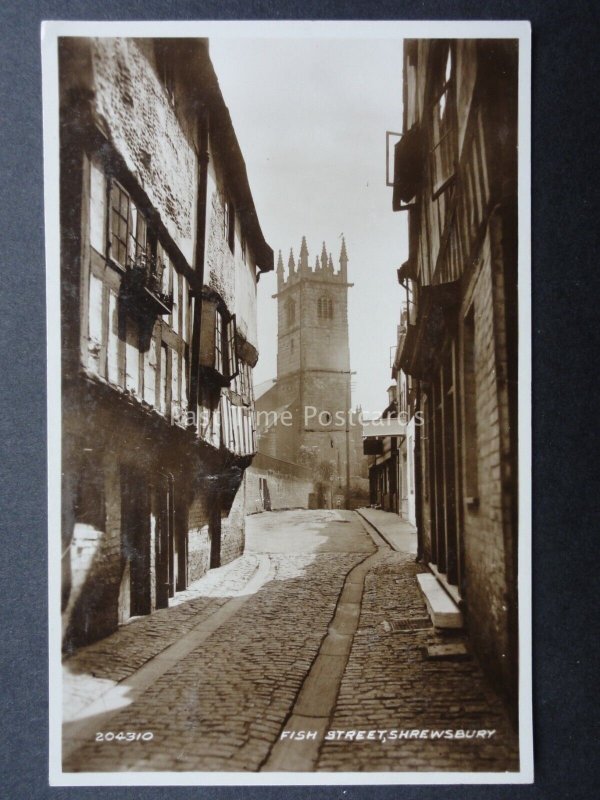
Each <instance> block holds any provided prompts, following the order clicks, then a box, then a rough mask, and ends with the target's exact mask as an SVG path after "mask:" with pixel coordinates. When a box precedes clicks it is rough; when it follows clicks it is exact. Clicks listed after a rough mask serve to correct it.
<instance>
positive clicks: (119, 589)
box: [42, 21, 533, 786]
mask: <svg viewBox="0 0 600 800" xmlns="http://www.w3.org/2000/svg"><path fill="white" fill-rule="evenodd" d="M42 55H43V90H44V142H45V204H46V206H45V207H46V212H45V214H46V216H45V219H46V243H47V252H46V255H47V306H48V396H49V406H48V419H49V428H48V437H49V449H48V458H49V470H48V472H49V486H48V498H49V499H48V502H49V565H48V566H49V578H50V584H49V586H50V603H49V605H50V612H49V630H50V665H49V669H50V687H51V690H50V697H49V701H50V741H49V750H50V782H51V784H52V785H56V786H58V785H60V786H76V785H77V786H94V785H95V786H102V785H129V786H134V785H140V786H141V785H247V786H252V785H274V784H276V785H283V784H319V783H320V784H346V785H347V784H365V783H368V784H378V783H379V784H407V783H410V784H432V783H438V784H444V783H446V784H451V783H528V782H531V781H532V780H533V760H532V721H531V628H530V612H531V602H530V595H531V559H530V540H531V519H530V516H531V515H530V508H531V486H530V459H531V453H530V450H531V447H530V441H531V436H530V425H531V409H530V396H529V385H530V224H529V208H530V178H529V173H530V60H531V51H530V29H529V25H528V23H525V22H485V23H484V22H419V23H415V22H410V23H407V22H406V23H405V22H401V21H395V22H385V23H384V22H366V23H365V22H267V21H264V22H201V21H198V22H172V23H171V22H156V23H151V22H143V23H142V22H140V23H134V22H117V21H114V22H103V23H100V22H46V23H44V24H43V29H42Z"/></svg>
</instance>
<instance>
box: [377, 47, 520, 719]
mask: <svg viewBox="0 0 600 800" xmlns="http://www.w3.org/2000/svg"><path fill="white" fill-rule="evenodd" d="M404 71H405V72H404V120H403V134H402V138H401V139H400V141H399V142H398V144H397V145H396V147H395V154H394V155H395V157H394V173H395V174H394V195H393V207H394V210H396V211H403V210H406V211H407V212H408V220H409V222H408V230H409V257H408V260H407V261H406V262H405V263H404V264H403V265H402V267H401V268H400V269H399V271H398V278H399V281H400V283H401V284H402V286H403V287H404V289H405V291H406V307H407V326H406V334H405V336H404V338H403V341H402V346H401V348H400V349H399V352H398V353H397V367H398V368H399V369H402V370H403V371H404V372H405V373H406V374H407V375H409V376H411V377H412V379H413V380H415V381H416V392H417V398H416V402H417V406H418V407H419V409H420V410H421V411H422V413H423V419H424V422H423V425H421V426H420V427H419V428H417V439H416V442H415V461H416V475H417V480H418V487H417V489H418V491H417V499H416V500H417V501H416V515H417V522H418V529H419V540H420V554H421V556H422V558H423V559H424V561H425V562H426V563H428V564H429V565H430V567H431V569H432V570H433V572H434V573H435V574H436V575H437V576H438V579H439V580H440V581H441V582H442V584H443V585H444V586H445V588H446V590H447V592H448V593H449V594H450V595H451V596H452V597H453V598H454V599H455V600H456V602H457V604H458V605H459V607H460V608H461V610H462V611H463V616H464V619H465V622H466V626H467V628H468V631H469V635H470V638H471V640H472V642H473V645H474V648H475V649H476V651H477V653H478V655H479V657H480V658H481V660H482V662H483V664H484V665H485V667H486V668H487V670H488V673H489V674H490V675H491V676H492V677H493V678H494V680H495V683H496V684H497V685H498V686H499V687H500V688H501V689H502V690H503V691H504V693H505V694H506V695H507V697H508V698H509V699H510V700H511V701H512V703H513V707H514V705H515V703H516V696H517V665H518V653H517V527H516V521H517V416H516V415H517V374H516V369H517V327H516V323H517V225H516V220H517V200H516V198H517V147H516V144H517V142H516V132H517V75H518V49H517V43H516V42H514V41H503V40H494V41H488V40H485V41H484V40H460V41H458V40H443V39H441V40H419V41H416V40H409V41H406V42H405V49H404Z"/></svg>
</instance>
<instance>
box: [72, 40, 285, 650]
mask: <svg viewBox="0 0 600 800" xmlns="http://www.w3.org/2000/svg"><path fill="white" fill-rule="evenodd" d="M59 70H60V90H61V116H60V153H61V186H60V190H61V284H62V338H63V341H62V353H63V361H62V379H63V476H64V486H63V559H62V561H63V619H64V634H65V638H64V643H65V647H67V648H71V647H73V646H76V645H78V644H81V643H83V642H87V641H91V640H93V639H97V638H99V637H101V636H104V635H106V634H108V633H110V632H111V631H113V630H115V628H116V627H117V625H118V624H119V623H123V622H126V621H127V620H128V619H129V618H130V617H132V616H136V615H139V614H147V613H150V612H151V611H153V610H154V609H156V608H161V607H164V606H167V605H168V603H169V599H170V598H172V597H173V596H174V595H175V593H176V592H177V591H180V590H182V589H184V588H186V586H187V585H188V583H189V582H190V581H193V580H195V579H196V578H198V577H200V576H201V575H202V574H203V572H205V571H206V570H207V569H208V568H210V567H211V566H218V565H220V564H221V563H225V562H226V561H228V560H231V559H232V558H234V557H236V556H237V555H239V554H240V553H241V551H242V548H243V513H242V509H243V504H244V498H243V497H240V496H239V495H240V492H241V493H243V485H242V484H241V481H242V477H243V472H244V469H245V467H246V466H247V465H248V464H249V463H250V461H251V458H252V455H253V453H254V452H255V449H256V448H255V425H254V398H253V389H252V383H253V381H252V371H253V367H254V366H255V364H256V362H257V359H258V349H257V333H256V284H257V281H258V277H259V273H260V272H261V271H265V270H270V269H272V268H273V253H272V250H271V249H270V247H269V246H268V245H267V243H266V242H265V239H264V237H263V234H262V231H261V229H260V225H259V223H258V219H257V216H256V211H255V208H254V203H253V200H252V195H251V192H250V188H249V185H248V180H247V176H246V170H245V166H244V161H243V158H242V155H241V152H240V148H239V145H238V142H237V139H236V136H235V132H234V130H233V126H232V123H231V119H230V117H229V113H228V111H227V108H226V106H225V103H224V100H223V97H222V95H221V92H220V89H219V85H218V82H217V78H216V76H215V73H214V71H213V68H212V64H211V62H210V58H209V55H208V43H207V41H206V40H182V39H178V40H152V39H141V40H137V39H109V38H107V39H75V38H65V39H62V40H61V41H60V54H59ZM241 485H242V489H240V486H241Z"/></svg>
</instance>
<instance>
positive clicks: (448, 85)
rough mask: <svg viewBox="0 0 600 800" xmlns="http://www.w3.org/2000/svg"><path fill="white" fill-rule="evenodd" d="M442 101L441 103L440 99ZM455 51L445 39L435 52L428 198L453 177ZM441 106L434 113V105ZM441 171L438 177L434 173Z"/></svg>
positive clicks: (444, 187)
mask: <svg viewBox="0 0 600 800" xmlns="http://www.w3.org/2000/svg"><path fill="white" fill-rule="evenodd" d="M448 67H449V69H448ZM442 101H443V102H442ZM455 104H456V53H455V48H454V46H453V43H452V42H451V41H448V42H447V43H446V45H445V47H444V50H443V51H442V52H440V53H439V54H438V63H437V68H436V86H435V88H434V90H433V96H432V103H431V110H430V114H431V148H430V165H431V166H430V177H431V197H432V200H437V199H438V197H439V196H440V195H441V194H443V192H445V191H446V189H447V188H448V187H449V186H450V185H451V184H452V183H454V180H455V177H456V153H455V138H456V120H455V116H456V115H455V114H454V113H453V112H454V111H455ZM440 105H441V106H442V108H441V111H440V112H439V113H438V114H437V118H436V112H437V110H438V108H439V107H440ZM440 173H441V177H438V175H439V174H440Z"/></svg>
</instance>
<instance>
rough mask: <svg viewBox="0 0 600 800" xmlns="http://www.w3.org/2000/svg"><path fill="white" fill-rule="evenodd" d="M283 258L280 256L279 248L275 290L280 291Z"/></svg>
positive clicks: (281, 287) (281, 286)
mask: <svg viewBox="0 0 600 800" xmlns="http://www.w3.org/2000/svg"><path fill="white" fill-rule="evenodd" d="M283 282H284V277H283V258H282V257H281V250H280V251H279V257H278V259H277V291H278V292H280V291H281V290H282V289H283Z"/></svg>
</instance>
